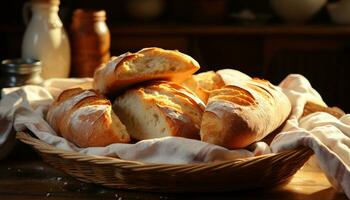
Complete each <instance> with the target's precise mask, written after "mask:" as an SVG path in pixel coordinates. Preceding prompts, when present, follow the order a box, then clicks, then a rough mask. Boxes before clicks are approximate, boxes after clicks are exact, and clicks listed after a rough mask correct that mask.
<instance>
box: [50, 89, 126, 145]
mask: <svg viewBox="0 0 350 200" xmlns="http://www.w3.org/2000/svg"><path fill="white" fill-rule="evenodd" d="M46 120H47V122H48V123H49V124H50V125H51V127H52V128H53V129H54V130H55V131H56V133H57V134H59V135H61V136H63V137H64V138H66V139H67V140H69V141H71V142H73V143H74V144H76V145H78V146H79V147H97V146H106V145H109V144H112V143H126V142H129V141H130V137H129V135H128V133H127V130H126V128H125V126H124V125H123V124H122V123H121V121H120V120H119V118H118V116H116V115H115V114H114V112H113V111H112V105H111V103H110V101H109V100H107V99H105V98H104V97H102V96H101V95H99V94H98V93H96V91H94V90H83V89H81V88H72V89H67V90H65V91H63V92H62V93H61V94H60V95H59V96H58V97H57V99H56V100H55V101H54V102H53V103H52V105H51V106H50V108H49V110H48V113H47V116H46Z"/></svg>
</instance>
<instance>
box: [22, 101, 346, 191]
mask: <svg viewBox="0 0 350 200" xmlns="http://www.w3.org/2000/svg"><path fill="white" fill-rule="evenodd" d="M305 111H307V114H309V113H312V112H315V111H323V112H328V113H330V114H333V115H335V116H336V115H338V117H339V116H341V115H342V113H341V112H338V110H337V109H334V108H324V107H321V106H318V105H315V104H307V105H306V107H305ZM17 138H18V139H19V140H21V141H22V142H24V143H26V144H28V145H31V146H32V147H33V148H34V149H35V150H36V151H38V152H39V154H40V155H41V157H42V158H43V160H44V161H45V162H47V163H48V164H50V165H52V166H53V167H55V168H58V169H60V170H62V171H64V172H66V173H67V174H69V175H71V176H73V177H75V178H77V179H78V180H81V181H83V182H88V183H95V184H100V185H103V186H106V187H110V188H118V189H135V190H142V191H153V192H220V191H230V190H240V189H248V188H249V189H250V188H258V187H271V186H275V185H278V184H281V183H285V182H287V181H288V180H290V177H291V176H292V175H294V174H295V173H296V172H297V170H298V169H300V167H302V166H303V164H304V163H305V162H306V161H307V160H308V159H309V157H310V156H311V155H312V154H313V152H312V151H311V150H310V149H308V148H299V149H296V150H292V151H285V152H280V153H274V154H266V155H262V156H257V157H251V158H244V159H236V160H228V161H218V162H211V163H194V164H146V163H141V162H134V161H126V160H121V159H117V158H110V157H102V156H93V155H85V154H80V153H77V152H71V151H66V150H62V149H58V148H56V147H53V146H51V145H49V144H47V143H45V142H43V141H41V140H39V139H37V138H34V137H32V136H31V135H30V134H28V133H24V132H19V133H17Z"/></svg>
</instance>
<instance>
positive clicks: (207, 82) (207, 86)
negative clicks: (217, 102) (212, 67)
mask: <svg viewBox="0 0 350 200" xmlns="http://www.w3.org/2000/svg"><path fill="white" fill-rule="evenodd" d="M181 85H182V86H184V87H186V88H187V89H189V90H190V91H192V92H193V93H195V94H196V95H197V96H198V97H199V98H200V99H201V100H202V101H203V102H204V103H206V102H207V101H208V97H209V93H210V91H212V90H215V89H219V88H221V87H222V86H224V82H223V80H222V78H221V76H220V75H219V74H217V73H215V72H214V71H207V72H202V73H199V74H194V75H192V76H191V77H189V78H188V79H186V80H185V81H184V82H182V83H181Z"/></svg>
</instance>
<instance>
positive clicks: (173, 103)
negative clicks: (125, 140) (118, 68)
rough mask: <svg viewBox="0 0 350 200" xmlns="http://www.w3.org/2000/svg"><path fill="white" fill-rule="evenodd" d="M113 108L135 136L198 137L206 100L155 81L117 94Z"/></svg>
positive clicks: (178, 86) (166, 83)
mask: <svg viewBox="0 0 350 200" xmlns="http://www.w3.org/2000/svg"><path fill="white" fill-rule="evenodd" d="M113 109H114V110H115V112H116V113H117V114H118V116H120V119H121V120H122V122H123V123H124V124H125V126H126V127H127V129H128V132H129V134H130V136H131V137H132V138H134V139H136V140H143V139H151V138H159V137H165V136H180V137H186V138H192V139H199V138H200V136H199V128H200V124H201V117H202V113H203V111H204V103H203V102H202V101H201V100H200V99H199V98H198V97H196V96H194V95H193V94H192V93H191V92H190V91H188V90H187V89H185V88H184V87H182V86H180V85H178V84H176V83H172V82H165V81H152V82H150V83H147V84H145V85H143V86H142V87H138V88H135V89H130V90H128V91H126V92H125V93H124V94H123V95H121V96H119V97H117V98H116V100H115V101H114V103H113Z"/></svg>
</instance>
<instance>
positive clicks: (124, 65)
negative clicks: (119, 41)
mask: <svg viewBox="0 0 350 200" xmlns="http://www.w3.org/2000/svg"><path fill="white" fill-rule="evenodd" d="M198 69H199V64H198V62H197V61H196V60H194V59H193V58H191V57H190V56H188V55H186V54H183V53H180V52H179V51H172V50H164V49H161V48H145V49H142V50H140V51H138V52H137V53H126V54H123V55H120V56H118V57H112V58H111V60H110V61H109V62H108V63H107V64H105V65H102V66H101V67H100V68H98V69H97V70H96V72H95V74H94V88H95V89H96V90H98V91H99V92H101V93H102V94H106V95H110V94H113V93H114V92H116V91H119V90H121V89H123V88H125V87H128V86H130V85H134V84H136V83H140V82H144V81H148V80H154V79H162V80H172V81H175V82H182V81H183V80H185V79H187V78H188V77H189V76H191V75H192V74H193V73H195V72H196V71H197V70H198Z"/></svg>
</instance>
